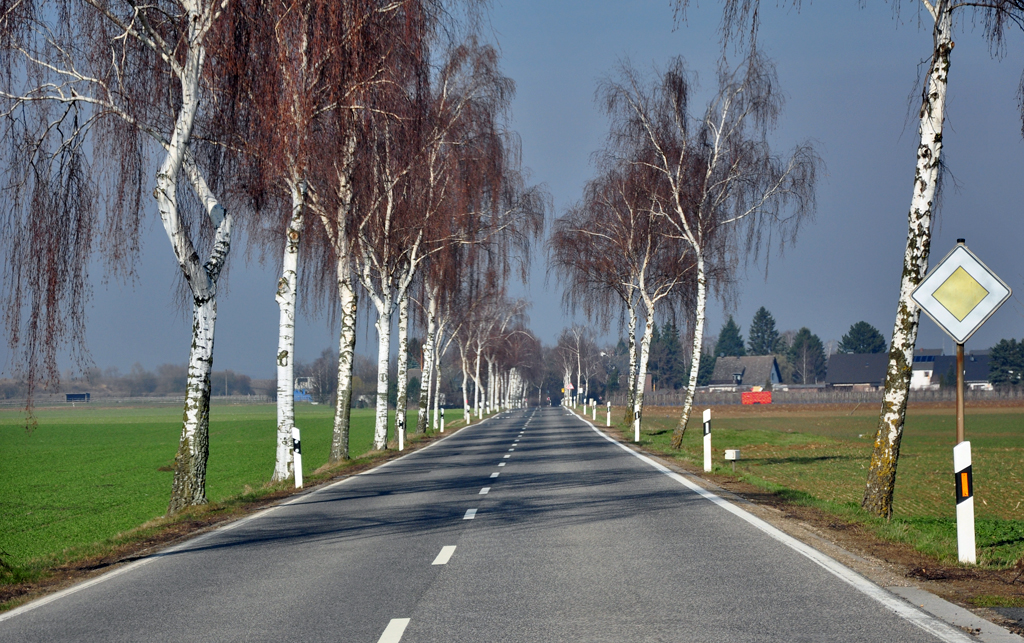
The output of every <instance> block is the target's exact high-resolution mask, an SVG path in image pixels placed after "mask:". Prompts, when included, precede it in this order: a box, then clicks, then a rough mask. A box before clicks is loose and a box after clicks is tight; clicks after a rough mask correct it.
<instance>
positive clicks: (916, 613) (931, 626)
mask: <svg viewBox="0 0 1024 643" xmlns="http://www.w3.org/2000/svg"><path fill="white" fill-rule="evenodd" d="M572 414H573V415H575V416H576V418H577V419H579V420H580V421H582V422H583V423H584V424H586V425H587V426H589V427H590V428H591V429H593V431H594V432H595V433H597V434H598V435H599V436H601V437H602V438H604V439H605V440H607V441H608V442H611V443H612V444H614V445H615V446H617V447H619V448H620V449H622V450H623V451H625V452H626V453H628V454H630V455H632V456H634V457H635V458H637V459H639V460H641V461H643V462H645V463H647V464H649V465H651V466H652V467H654V468H655V469H657V470H658V471H660V472H661V473H663V474H665V475H666V476H668V477H669V478H671V479H673V480H675V481H676V482H678V483H679V484H681V485H683V486H684V487H686V488H688V489H690V490H691V491H693V492H694V493H696V494H698V495H700V496H702V497H704V498H706V499H707V500H710V501H711V502H713V503H715V504H716V505H718V506H719V507H721V508H722V509H725V510H726V511H728V512H729V513H731V514H733V515H735V516H736V517H738V518H740V519H742V520H745V521H747V522H748V523H750V524H751V525H753V526H754V527H756V528H757V529H760V530H761V531H763V532H764V533H766V534H768V535H769V536H771V537H772V538H774V539H775V540H777V541H779V542H780V543H782V544H783V545H786V546H787V547H789V548H790V549H793V550H794V551H796V552H797V553H799V554H802V555H804V556H805V557H807V558H809V559H810V560H811V561H813V562H814V563H816V564H818V565H819V566H821V567H823V568H824V569H825V570H826V571H828V572H831V573H832V574H833V575H835V576H836V577H838V578H839V579H840V580H843V581H845V582H846V583H848V584H850V585H852V586H853V587H854V588H855V589H857V590H858V591H860V592H861V593H863V594H866V595H867V596H869V597H871V598H873V599H875V600H876V601H878V602H879V603H881V604H882V605H884V606H885V607H887V608H889V609H891V610H892V611H894V612H896V613H897V614H898V615H899V616H901V617H902V618H904V619H906V620H907V621H910V623H912V624H914V625H916V626H917V627H919V628H921V629H922V630H924V631H925V632H928V633H929V634H931V635H933V636H936V637H938V638H939V639H940V640H942V641H947V642H948V643H966V642H968V641H971V642H973V641H975V639H973V638H971V637H969V636H967V635H966V634H963V633H961V632H960V631H958V630H956V629H954V628H953V626H951V625H948V624H946V623H944V622H943V621H940V620H939V619H937V618H935V617H933V616H931V615H929V614H926V613H925V612H923V611H921V610H919V609H917V608H916V607H914V606H913V605H911V604H910V603H908V602H907V601H905V600H903V599H902V598H899V597H898V596H896V595H895V594H892V593H891V592H888V591H886V590H884V589H882V588H881V587H879V586H878V585H876V584H874V583H872V582H871V581H869V580H868V579H867V578H864V577H863V576H861V575H860V574H858V573H857V572H855V571H853V570H852V569H850V568H849V567H847V566H845V565H843V564H842V563H840V562H838V561H836V560H835V559H833V558H832V557H830V556H827V555H825V554H823V553H821V552H820V551H818V550H817V549H814V548H813V547H811V546H810V545H806V544H804V543H802V542H800V541H799V540H797V539H796V538H793V537H792V536H790V535H789V534H787V533H785V532H783V531H781V530H779V529H777V528H775V527H773V526H771V525H769V524H768V523H767V522H765V521H763V520H761V519H760V518H758V517H757V516H755V515H753V514H750V513H747V512H746V511H744V510H743V509H741V508H739V507H737V506H736V505H734V504H732V503H731V502H729V501H728V500H726V499H725V498H722V497H721V496H718V495H716V494H714V493H712V492H710V491H708V490H707V489H705V488H704V487H701V486H700V485H698V484H696V483H694V482H692V481H690V480H687V479H686V478H684V477H683V476H681V475H679V474H678V473H676V472H675V471H672V470H671V469H669V468H668V467H666V466H665V465H663V464H660V463H658V462H655V461H654V460H652V459H651V458H649V457H647V456H645V455H644V454H642V453H637V452H636V451H634V450H633V449H630V448H629V447H628V446H627V445H625V444H623V443H621V442H618V441H617V440H615V439H613V438H612V437H610V436H608V435H605V433H604V432H603V431H601V430H600V429H598V428H597V427H596V426H594V425H593V424H591V423H590V421H589V420H586V419H584V418H582V417H580V416H579V415H576V413H575V412H573V413H572Z"/></svg>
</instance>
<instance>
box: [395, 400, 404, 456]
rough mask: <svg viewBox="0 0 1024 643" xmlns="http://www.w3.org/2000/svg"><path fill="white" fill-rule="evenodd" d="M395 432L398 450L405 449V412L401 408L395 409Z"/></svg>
mask: <svg viewBox="0 0 1024 643" xmlns="http://www.w3.org/2000/svg"><path fill="white" fill-rule="evenodd" d="M395 433H397V434H398V450H399V451H405V414H404V413H402V411H401V409H398V410H396V411H395Z"/></svg>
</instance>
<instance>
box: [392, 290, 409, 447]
mask: <svg viewBox="0 0 1024 643" xmlns="http://www.w3.org/2000/svg"><path fill="white" fill-rule="evenodd" d="M397 377H398V387H397V388H398V391H397V395H396V397H395V437H397V438H398V450H399V451H401V450H402V449H404V448H405V411H406V408H407V407H408V401H407V400H406V398H407V397H408V393H409V296H408V294H406V293H404V292H403V293H401V294H400V295H399V296H398V374H397Z"/></svg>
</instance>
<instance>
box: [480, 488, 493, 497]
mask: <svg viewBox="0 0 1024 643" xmlns="http://www.w3.org/2000/svg"><path fill="white" fill-rule="evenodd" d="M490 492H491V488H490V487H484V488H483V489H481V490H480V493H479V495H481V496H486V495H487V494H488V493H490Z"/></svg>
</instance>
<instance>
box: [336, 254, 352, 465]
mask: <svg viewBox="0 0 1024 643" xmlns="http://www.w3.org/2000/svg"><path fill="white" fill-rule="evenodd" d="M343 247H347V244H345V245H344V246H343ZM349 261H350V258H349V257H348V254H347V253H345V254H344V255H339V257H338V264H337V271H338V302H339V308H340V312H341V331H340V333H339V338H338V396H337V400H336V401H335V406H334V432H333V434H332V436H331V454H330V461H331V462H338V461H341V460H348V459H349V430H350V427H351V422H352V368H353V366H354V364H355V349H356V312H357V310H358V304H359V301H358V297H357V295H356V289H355V283H354V282H353V280H352V267H351V264H350V263H349Z"/></svg>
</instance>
